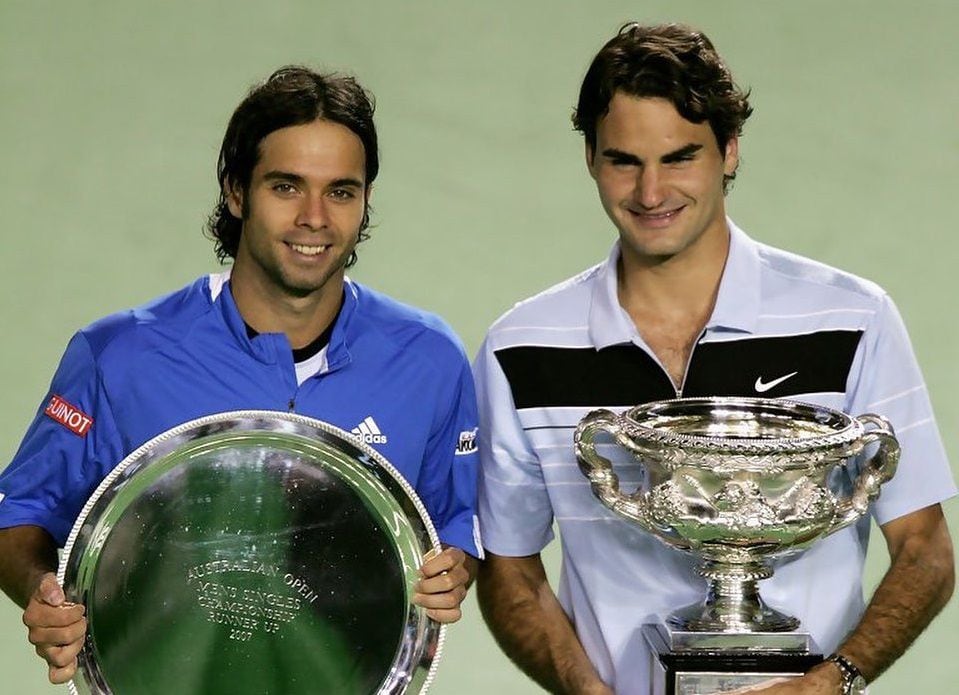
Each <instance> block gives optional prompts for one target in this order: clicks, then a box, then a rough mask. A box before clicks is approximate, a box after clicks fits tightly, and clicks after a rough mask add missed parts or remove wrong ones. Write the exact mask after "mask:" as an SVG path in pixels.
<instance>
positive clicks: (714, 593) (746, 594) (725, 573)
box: [666, 559, 799, 632]
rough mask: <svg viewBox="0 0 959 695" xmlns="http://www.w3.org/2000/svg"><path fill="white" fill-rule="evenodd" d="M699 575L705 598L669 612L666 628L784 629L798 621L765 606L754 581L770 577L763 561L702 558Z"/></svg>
mask: <svg viewBox="0 0 959 695" xmlns="http://www.w3.org/2000/svg"><path fill="white" fill-rule="evenodd" d="M699 574H700V575H701V576H703V577H704V578H705V579H706V581H707V592H706V599H705V600H704V601H700V602H697V603H693V604H691V605H688V606H685V607H683V608H680V609H679V610H676V611H673V612H672V613H670V614H669V617H668V618H667V619H666V622H667V623H668V624H669V625H670V627H673V628H677V629H679V630H689V631H693V632H786V631H789V630H795V629H796V628H797V627H799V621H798V620H797V619H796V618H793V617H792V616H789V615H786V614H785V613H781V612H780V611H777V610H776V609H775V608H771V607H770V606H768V605H766V603H765V602H764V601H763V600H762V597H760V595H759V586H758V582H759V580H761V579H768V578H769V577H771V576H772V574H773V572H772V569H770V568H769V566H768V565H766V564H765V563H764V562H761V561H758V562H747V563H742V564H738V563H737V564H733V563H728V562H720V561H717V560H708V559H707V560H705V561H704V562H703V564H702V565H701V566H700V568H699Z"/></svg>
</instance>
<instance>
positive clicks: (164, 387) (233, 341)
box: [0, 66, 481, 689]
mask: <svg viewBox="0 0 959 695" xmlns="http://www.w3.org/2000/svg"><path fill="white" fill-rule="evenodd" d="M378 169H379V159H378V150H377V140H376V129H375V127H374V123H373V102H372V100H371V98H370V96H369V95H368V94H367V93H366V92H365V91H364V90H363V88H362V87H361V86H360V85H359V84H358V83H357V82H356V81H355V80H354V79H353V78H351V77H347V76H342V75H336V74H320V73H317V72H314V71H312V70H309V69H307V68H303V67H298V66H289V67H285V68H282V69H280V70H278V71H276V72H275V73H274V74H273V75H271V76H270V78H269V79H267V80H266V81H265V82H263V83H262V84H259V85H257V86H256V87H254V88H253V89H252V90H251V91H250V93H249V94H248V95H247V97H246V98H245V99H244V100H243V102H242V103H241V104H240V105H239V107H237V109H236V111H235V112H234V114H233V116H232V118H231V119H230V123H229V126H228V128H227V131H226V135H225V137H224V139H223V146H222V149H221V152H220V158H219V165H218V179H219V184H220V197H219V200H218V203H217V205H216V208H215V210H214V212H213V214H212V215H211V217H210V222H209V225H208V230H209V233H210V234H211V236H212V237H213V238H214V239H215V242H216V254H217V256H218V257H219V258H220V260H221V261H222V260H225V259H227V258H230V259H232V260H233V264H232V267H231V268H230V269H229V270H227V271H226V272H224V273H219V274H214V275H210V276H207V277H203V278H200V279H199V280H197V281H196V282H194V283H192V284H191V285H189V286H187V287H186V288H184V289H182V290H179V291H177V292H174V293H172V294H170V295H168V296H165V297H161V298H159V299H157V300H155V301H153V302H151V303H149V304H147V305H146V306H143V307H140V308H138V309H134V310H131V311H126V312H121V313H118V314H115V315H113V316H109V317H107V318H105V319H102V320H100V321H97V322H95V323H94V324H92V325H91V326H89V327H87V328H85V329H83V330H81V331H79V332H78V333H77V334H76V335H75V336H74V337H73V339H72V340H71V341H70V344H69V346H68V347H67V351H66V353H65V355H64V356H63V359H62V360H61V363H60V367H59V369H58V370H57V373H56V375H55V376H54V378H53V383H52V385H51V388H50V392H49V394H48V396H47V397H46V398H45V399H44V402H43V404H42V405H41V407H40V409H39V410H38V412H37V415H36V418H35V419H34V422H33V424H32V425H31V426H30V429H29V431H28V432H27V435H26V437H25V438H24V441H23V443H22V445H21V447H20V449H19V451H18V452H17V454H16V456H15V457H14V460H13V461H12V462H11V464H10V465H9V466H8V467H7V468H6V469H5V470H4V471H3V473H2V475H0V587H2V588H3V590H4V591H5V592H6V593H7V594H8V595H9V596H10V597H11V598H12V599H13V600H14V601H16V602H17V603H18V604H19V605H20V606H21V607H23V608H24V609H25V610H24V614H23V622H24V623H25V624H26V625H27V628H28V630H29V639H30V641H31V642H32V643H33V644H34V645H36V650H37V653H38V654H39V655H40V656H41V657H42V658H43V659H45V660H46V661H47V662H48V665H49V678H50V680H51V681H52V682H54V683H60V682H64V681H66V680H68V679H70V678H71V677H72V676H73V675H74V673H75V671H76V668H77V654H78V652H79V650H80V648H81V647H82V645H83V641H84V635H85V632H86V621H85V618H84V607H83V606H81V605H76V604H67V603H66V602H65V597H64V594H63V591H62V588H61V587H60V586H59V585H58V583H57V580H56V575H55V572H56V568H57V547H60V546H62V545H63V543H64V541H65V540H66V537H67V534H68V533H69V531H70V528H71V526H72V524H73V522H74V520H75V519H76V517H77V515H78V513H79V512H80V509H81V507H82V506H83V503H84V501H85V500H86V499H87V498H88V496H89V495H90V494H91V493H92V492H93V491H94V490H95V489H96V487H97V485H98V484H99V483H100V481H101V480H102V479H103V478H104V477H105V476H106V475H107V474H108V473H109V472H110V470H111V469H112V468H113V467H114V466H115V465H116V464H117V463H119V462H120V461H121V460H122V459H123V458H124V457H125V456H127V455H128V454H129V453H131V452H132V451H133V450H135V449H136V448H137V447H139V446H140V445H141V444H143V443H144V442H146V441H148V440H149V439H151V438H153V437H155V436H156V435H158V434H161V433H162V432H165V431H167V430H169V429H171V428H173V427H175V426H176V425H179V424H181V423H184V422H187V421H190V420H193V419H196V418H199V417H203V416H205V415H210V414H213V413H217V412H223V411H230V410H241V409H242V410H247V409H257V410H276V411H290V412H296V413H300V414H303V415H306V416H310V417H314V418H318V419H320V420H324V421H327V422H330V423H332V424H334V425H337V426H339V427H341V428H342V429H344V430H352V431H353V432H354V433H356V434H357V435H358V436H360V437H362V438H365V439H367V441H368V443H369V444H371V445H372V446H373V447H374V448H376V449H378V450H379V451H380V452H381V453H382V454H384V455H385V456H386V458H387V459H388V460H389V461H390V462H391V463H392V464H393V466H394V467H395V468H396V469H397V470H399V472H400V473H401V474H402V475H404V476H405V477H406V479H407V480H408V481H409V482H410V483H411V484H412V485H413V486H414V488H415V489H416V491H417V492H418V493H419V495H420V497H421V498H422V500H423V502H424V505H425V507H426V509H427V511H428V512H429V513H430V516H431V518H432V520H433V522H434V524H435V525H436V527H437V531H438V534H439V538H440V540H441V541H442V543H443V544H444V545H445V546H446V549H445V550H444V551H443V552H442V553H440V554H438V555H436V556H435V557H433V558H431V559H429V560H428V561H426V562H425V563H424V564H423V566H422V567H421V568H420V572H421V575H422V579H421V580H420V581H419V582H418V584H417V586H416V594H415V596H414V599H413V600H414V601H415V602H416V603H418V604H419V605H421V606H423V607H425V608H426V609H427V613H428V614H429V615H430V616H431V617H432V618H434V619H436V620H438V621H441V622H452V621H455V620H458V619H459V617H460V608H459V606H460V603H461V602H462V600H463V598H464V596H465V594H466V587H467V586H468V584H469V581H470V577H471V576H472V573H473V569H474V568H475V559H474V558H473V557H472V556H479V555H480V553H481V548H480V547H479V545H478V541H477V535H476V533H477V532H476V524H475V515H474V508H475V493H476V482H475V476H476V465H477V462H476V460H475V459H476V448H475V444H474V437H475V433H476V404H475V396H474V392H473V382H472V377H471V374H470V370H469V363H468V361H467V359H466V356H465V353H464V350H463V347H462V345H461V344H460V342H459V340H458V339H457V338H456V336H455V335H453V333H452V331H451V330H450V329H449V327H448V326H447V325H446V324H445V323H443V322H442V321H441V320H440V319H439V318H437V317H435V316H432V315H430V314H427V313H425V312H422V311H419V310H417V309H414V308H412V307H408V306H405V305H402V304H400V303H399V302H396V301H394V300H392V299H390V298H388V297H386V296H384V295H382V294H379V293H377V292H375V291H373V290H371V289H369V288H367V287H364V286H363V285H360V284H359V283H357V282H354V281H352V280H350V279H349V278H347V277H346V275H345V269H346V268H347V267H349V266H350V265H352V264H353V263H354V262H355V260H356V253H355V250H356V245H357V243H358V242H359V241H361V240H362V239H363V238H365V230H366V228H367V227H368V225H369V198H370V190H371V186H372V184H373V181H374V179H375V178H376V174H377V171H378ZM64 413H69V417H65V416H64ZM464 549H465V551H466V552H464ZM467 553H469V554H470V555H467ZM278 687H280V689H283V688H284V686H283V684H278Z"/></svg>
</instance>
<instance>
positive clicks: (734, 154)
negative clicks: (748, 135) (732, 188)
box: [723, 135, 739, 176]
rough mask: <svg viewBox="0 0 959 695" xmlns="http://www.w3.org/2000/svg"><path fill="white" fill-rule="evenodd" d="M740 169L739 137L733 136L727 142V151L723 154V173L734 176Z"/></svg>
mask: <svg viewBox="0 0 959 695" xmlns="http://www.w3.org/2000/svg"><path fill="white" fill-rule="evenodd" d="M737 167H739V137H737V136H735V135H734V136H733V137H731V138H729V140H728V141H727V142H726V151H725V152H724V153H723V173H724V174H726V176H732V175H733V174H735V173H736V169H737Z"/></svg>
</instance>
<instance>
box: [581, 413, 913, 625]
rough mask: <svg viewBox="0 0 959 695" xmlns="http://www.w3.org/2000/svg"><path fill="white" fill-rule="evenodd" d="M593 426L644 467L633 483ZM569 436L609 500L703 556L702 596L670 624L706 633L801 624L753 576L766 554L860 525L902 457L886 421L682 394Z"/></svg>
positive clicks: (587, 421) (764, 569) (601, 419)
mask: <svg viewBox="0 0 959 695" xmlns="http://www.w3.org/2000/svg"><path fill="white" fill-rule="evenodd" d="M600 432H605V433H608V434H609V435H611V436H612V438H613V440H614V441H615V443H616V444H617V445H618V446H620V447H622V448H624V449H626V450H627V451H629V452H630V453H631V454H632V455H633V457H634V458H635V460H636V461H637V462H638V463H639V464H640V465H641V466H642V467H643V468H644V473H645V475H644V481H645V484H644V485H642V486H640V488H639V489H637V490H635V491H632V492H623V491H621V490H620V487H619V478H618V476H617V474H616V472H615V471H614V469H613V465H612V463H611V462H610V461H609V460H608V459H606V458H604V457H603V456H600V455H599V454H597V452H596V442H595V438H596V436H597V435H598V434H599V433H600ZM574 441H575V448H576V456H577V459H578V461H579V465H580V469H581V470H582V472H583V474H584V475H585V476H586V477H587V478H589V481H590V485H591V487H592V491H593V494H594V495H595V496H596V497H597V498H599V500H600V501H601V502H602V503H603V504H604V505H606V506H607V507H608V508H610V509H611V510H613V511H614V512H616V513H617V514H619V515H621V516H623V517H625V518H626V519H629V520H630V521H632V522H634V523H637V524H639V525H640V526H641V527H642V528H644V529H645V530H646V531H648V532H650V533H652V534H653V535H655V536H656V537H657V538H659V539H660V540H662V541H664V542H665V543H667V544H669V545H671V546H673V547H675V548H678V549H681V550H684V551H687V552H690V553H693V554H694V555H696V556H697V557H700V558H702V564H701V566H700V569H699V573H700V574H701V575H702V576H703V577H705V579H706V580H707V585H708V590H707V595H706V598H705V600H703V601H702V602H700V603H696V604H693V605H691V606H686V607H684V608H680V609H679V610H676V611H673V612H672V613H671V614H670V615H669V617H668V618H667V621H666V622H667V623H668V625H669V626H670V627H672V628H676V629H679V630H686V631H702V632H726V633H745V632H780V631H788V630H794V629H796V628H797V627H798V626H799V621H798V620H797V619H796V618H794V617H792V616H788V615H785V614H783V613H781V612H780V611H778V610H776V609H774V608H771V607H770V606H768V605H767V604H765V603H764V602H763V600H762V598H761V597H760V595H759V590H758V587H757V582H758V581H759V580H761V579H767V578H769V577H771V576H772V574H773V570H772V567H771V563H770V561H771V559H772V558H774V557H778V556H783V555H785V554H788V553H793V552H797V551H799V550H801V549H803V548H805V547H807V546H809V545H810V544H811V543H813V542H815V541H816V540H818V539H820V538H823V537H825V536H828V535H829V534H831V533H833V532H835V531H838V530H839V529H842V528H844V527H846V526H849V525H850V524H853V523H855V522H856V521H857V520H858V519H859V518H860V517H861V516H862V515H864V514H865V513H866V511H867V509H868V507H869V503H870V502H871V501H872V500H873V499H875V498H876V497H877V496H878V495H879V489H880V486H881V485H882V484H883V483H884V482H885V481H887V480H889V479H890V478H891V477H892V476H893V474H894V473H895V470H896V464H897V463H898V460H899V445H898V442H897V441H896V439H895V436H894V433H893V429H892V426H891V425H890V424H889V422H888V421H887V420H886V419H885V418H882V417H880V416H878V415H861V416H859V417H851V416H849V415H846V414H844V413H841V412H839V411H836V410H832V409H829V408H825V407H822V406H818V405H810V404H806V403H798V402H794V401H787V400H782V399H777V400H773V399H758V398H689V399H678V400H670V401H658V402H653V403H647V404H644V405H640V406H637V407H635V408H632V409H630V410H628V411H626V412H625V413H623V414H622V415H616V414H614V413H612V412H611V411H608V410H597V411H594V412H592V413H590V414H589V415H587V416H586V417H585V418H583V420H582V421H581V422H580V424H579V427H578V428H577V430H576V434H575V439H574ZM873 445H878V446H873ZM874 449H875V452H874V453H873V450H874ZM868 454H871V456H870V457H869V458H868V459H867V460H865V461H861V462H860V459H863V458H865V456H866V455H868ZM856 464H858V465H856Z"/></svg>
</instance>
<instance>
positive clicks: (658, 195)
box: [634, 166, 666, 210]
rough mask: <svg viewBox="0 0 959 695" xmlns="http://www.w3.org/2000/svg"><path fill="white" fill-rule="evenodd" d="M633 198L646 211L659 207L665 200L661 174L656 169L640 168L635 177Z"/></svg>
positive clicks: (649, 167)
mask: <svg viewBox="0 0 959 695" xmlns="http://www.w3.org/2000/svg"><path fill="white" fill-rule="evenodd" d="M634 198H635V200H636V202H638V203H639V204H640V205H641V206H643V207H644V208H646V209H647V210H652V209H655V208H657V207H659V206H660V205H662V204H663V202H664V201H665V200H666V187H665V185H664V181H663V178H662V174H661V172H660V171H659V170H658V169H657V168H656V167H653V166H644V167H640V170H639V172H638V173H637V175H636V190H635V192H634Z"/></svg>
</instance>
